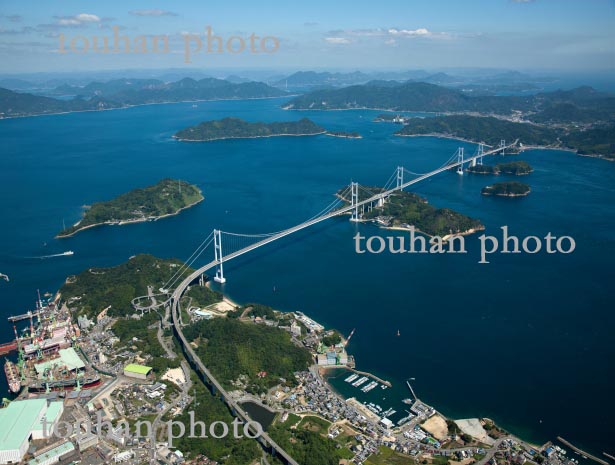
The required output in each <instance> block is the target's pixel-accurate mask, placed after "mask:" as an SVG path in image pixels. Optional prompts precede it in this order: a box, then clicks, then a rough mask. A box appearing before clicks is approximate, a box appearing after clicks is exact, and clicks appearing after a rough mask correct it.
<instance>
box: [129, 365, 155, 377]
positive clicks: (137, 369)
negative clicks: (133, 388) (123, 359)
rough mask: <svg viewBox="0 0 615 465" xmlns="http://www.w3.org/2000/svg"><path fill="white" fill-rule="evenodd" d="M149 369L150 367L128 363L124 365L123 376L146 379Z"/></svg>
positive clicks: (150, 369)
mask: <svg viewBox="0 0 615 465" xmlns="http://www.w3.org/2000/svg"><path fill="white" fill-rule="evenodd" d="M151 371H152V367H146V366H145V365H137V364H136V363H130V364H128V365H126V366H125V367H124V376H128V377H130V378H137V379H147V375H149V373H150V372H151Z"/></svg>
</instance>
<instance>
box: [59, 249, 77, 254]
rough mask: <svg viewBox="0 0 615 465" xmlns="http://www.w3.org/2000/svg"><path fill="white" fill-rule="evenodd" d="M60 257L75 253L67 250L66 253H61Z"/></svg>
mask: <svg viewBox="0 0 615 465" xmlns="http://www.w3.org/2000/svg"><path fill="white" fill-rule="evenodd" d="M60 255H75V252H73V251H72V250H67V251H66V252H62V253H61V254H60Z"/></svg>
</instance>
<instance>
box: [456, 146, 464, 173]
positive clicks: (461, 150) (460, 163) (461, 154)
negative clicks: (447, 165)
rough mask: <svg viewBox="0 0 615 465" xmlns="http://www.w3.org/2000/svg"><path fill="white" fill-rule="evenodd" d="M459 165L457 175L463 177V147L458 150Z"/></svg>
mask: <svg viewBox="0 0 615 465" xmlns="http://www.w3.org/2000/svg"><path fill="white" fill-rule="evenodd" d="M457 163H459V166H458V167H457V174H458V175H459V176H463V147H459V149H458V150H457Z"/></svg>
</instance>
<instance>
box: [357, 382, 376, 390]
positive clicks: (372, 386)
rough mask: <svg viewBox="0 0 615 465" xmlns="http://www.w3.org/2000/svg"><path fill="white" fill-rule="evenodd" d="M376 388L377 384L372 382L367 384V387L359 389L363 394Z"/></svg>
mask: <svg viewBox="0 0 615 465" xmlns="http://www.w3.org/2000/svg"><path fill="white" fill-rule="evenodd" d="M376 386H378V383H377V382H376V381H372V382H371V383H369V384H368V385H367V386H365V387H363V388H361V391H363V392H369V391H371V390H372V389H374V388H375V387H376Z"/></svg>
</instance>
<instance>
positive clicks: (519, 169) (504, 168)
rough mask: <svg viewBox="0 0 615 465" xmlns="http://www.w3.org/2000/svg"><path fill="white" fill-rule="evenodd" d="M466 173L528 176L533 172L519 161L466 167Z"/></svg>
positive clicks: (527, 165)
mask: <svg viewBox="0 0 615 465" xmlns="http://www.w3.org/2000/svg"><path fill="white" fill-rule="evenodd" d="M466 171H467V172H469V173H475V174H495V175H497V174H512V175H514V176H523V175H526V174H530V173H531V172H532V171H534V170H533V169H532V167H531V166H530V164H529V163H527V162H525V161H521V160H519V161H511V162H509V163H498V164H497V165H474V166H468V168H466Z"/></svg>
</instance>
